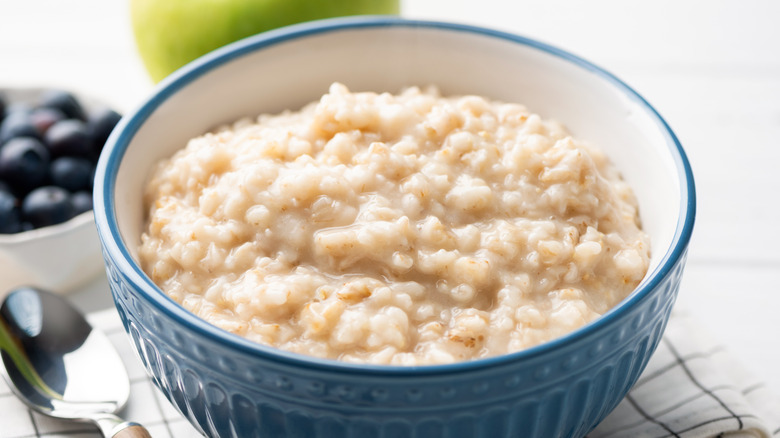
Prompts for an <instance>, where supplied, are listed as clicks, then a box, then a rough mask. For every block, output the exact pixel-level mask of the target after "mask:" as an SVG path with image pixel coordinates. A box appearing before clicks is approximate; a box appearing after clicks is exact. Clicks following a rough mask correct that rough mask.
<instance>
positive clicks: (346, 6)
mask: <svg viewBox="0 0 780 438" xmlns="http://www.w3.org/2000/svg"><path fill="white" fill-rule="evenodd" d="M399 2H400V0H130V13H131V17H132V24H133V33H134V35H135V41H136V45H137V47H138V52H139V54H140V55H141V59H143V62H144V64H145V65H146V69H147V70H148V72H149V74H150V76H151V77H152V79H153V80H154V81H159V80H161V79H162V78H164V77H165V76H167V75H168V74H170V73H171V72H173V71H174V70H176V69H177V68H179V67H181V66H182V65H184V64H186V63H188V62H190V61H192V60H193V59H195V58H197V57H199V56H201V55H203V54H205V53H207V52H210V51H212V50H214V49H216V48H218V47H221V46H224V45H225V44H228V43H231V42H233V41H236V40H239V39H241V38H244V37H247V36H250V35H254V34H256V33H259V32H263V31H266V30H270V29H274V28H277V27H281V26H286V25H289V24H293V23H300V22H303V21H310V20H316V19H320V18H329V17H338V16H344V15H359V14H398V13H399V9H400V6H399Z"/></svg>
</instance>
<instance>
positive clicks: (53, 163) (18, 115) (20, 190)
mask: <svg viewBox="0 0 780 438" xmlns="http://www.w3.org/2000/svg"><path fill="white" fill-rule="evenodd" d="M120 117H121V116H120V115H119V114H118V113H117V112H116V111H114V110H112V109H110V108H102V109H99V110H96V111H90V112H87V111H85V108H84V107H83V106H82V104H81V102H79V101H78V99H76V97H75V96H73V94H71V93H68V92H66V91H60V90H51V91H46V92H44V93H42V94H41V95H40V98H39V99H38V101H37V102H34V103H26V102H9V101H8V100H7V99H6V98H5V97H4V96H2V95H0V234H12V233H18V232H20V231H27V230H31V229H34V228H41V227H45V226H48V225H54V224H58V223H61V222H65V221H67V220H68V219H70V218H72V217H74V216H76V215H78V214H80V213H83V212H85V211H88V210H91V209H92V182H93V179H94V175H95V164H96V162H97V159H98V156H99V155H100V151H101V150H102V149H103V145H104V144H105V142H106V139H107V138H108V135H109V134H110V133H111V131H112V130H113V129H114V126H115V125H116V124H117V122H118V121H119V119H120Z"/></svg>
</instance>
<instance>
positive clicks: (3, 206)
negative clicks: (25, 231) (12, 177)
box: [0, 190, 22, 234]
mask: <svg viewBox="0 0 780 438" xmlns="http://www.w3.org/2000/svg"><path fill="white" fill-rule="evenodd" d="M21 230H22V222H21V218H20V217H19V207H17V205H16V197H15V196H14V195H12V194H11V193H10V192H8V191H6V190H0V234H13V233H18V232H19V231H21Z"/></svg>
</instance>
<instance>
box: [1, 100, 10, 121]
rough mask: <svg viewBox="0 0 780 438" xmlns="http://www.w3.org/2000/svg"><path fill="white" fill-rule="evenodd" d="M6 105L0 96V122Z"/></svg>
mask: <svg viewBox="0 0 780 438" xmlns="http://www.w3.org/2000/svg"><path fill="white" fill-rule="evenodd" d="M6 105H8V104H7V103H6V101H5V96H4V95H2V94H0V121H2V120H3V117H5V106H6Z"/></svg>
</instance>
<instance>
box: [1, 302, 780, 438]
mask: <svg viewBox="0 0 780 438" xmlns="http://www.w3.org/2000/svg"><path fill="white" fill-rule="evenodd" d="M89 320H90V322H91V323H92V324H93V326H94V327H96V328H98V329H101V330H103V332H105V333H106V334H107V335H108V337H109V339H110V340H111V342H112V343H113V344H114V346H115V347H116V348H117V350H118V351H119V354H120V356H121V357H122V359H123V361H124V362H125V365H126V366H127V371H128V374H129V376H130V382H131V396H130V401H129V402H128V405H127V407H126V408H125V409H124V411H123V412H121V414H122V416H123V417H124V418H126V419H128V420H132V421H136V422H139V423H141V424H143V425H144V427H146V428H147V429H148V430H149V432H150V434H151V435H152V436H153V437H154V438H195V437H199V436H200V434H199V433H198V432H196V431H195V429H194V428H193V427H192V426H191V425H190V424H189V422H188V421H187V420H186V419H184V418H183V417H182V416H181V415H180V414H179V413H178V412H177V411H176V410H175V409H174V408H173V407H172V406H171V405H170V403H169V402H168V400H166V399H165V397H164V396H163V395H162V394H161V393H160V391H158V390H157V389H156V388H155V387H154V385H153V384H152V383H151V381H150V380H149V379H148V377H147V375H146V373H145V371H144V369H143V368H142V366H141V364H140V361H139V360H138V359H137V357H136V356H135V352H134V351H133V350H132V347H131V346H130V343H129V342H128V340H127V336H126V335H125V333H124V330H123V329H122V326H121V323H120V321H119V317H118V315H117V314H116V312H115V311H114V310H113V309H110V310H106V311H101V312H97V313H94V314H91V315H89ZM95 437H100V434H99V432H98V430H97V429H96V428H95V427H94V426H92V425H91V424H84V423H73V422H65V421H60V420H56V419H52V418H49V417H46V416H43V415H40V414H37V413H34V412H32V411H30V410H29V409H27V408H26V407H25V406H24V405H23V404H22V403H21V402H20V401H19V400H17V399H16V397H14V395H13V393H12V392H11V390H10V389H9V388H8V386H7V384H6V383H5V382H4V381H3V380H2V379H0V438H95ZM628 437H631V438H635V437H636V438H669V437H673V438H699V437H729V438H735V437H746V438H747V437H766V438H769V437H780V402H778V400H777V399H776V398H775V397H774V394H773V393H771V392H770V391H769V389H768V388H767V387H766V386H765V385H764V384H762V383H761V382H759V381H756V380H755V378H754V377H753V376H752V375H751V374H750V373H749V372H747V371H746V369H745V368H744V367H743V366H742V365H741V364H739V363H738V361H737V360H736V359H735V358H734V357H733V355H731V354H730V353H729V352H728V351H727V350H726V348H724V347H723V346H722V345H719V344H718V343H717V342H714V341H713V339H711V338H709V337H708V336H707V333H706V332H704V331H703V330H702V329H701V328H700V326H699V325H698V324H697V323H696V322H695V321H693V320H692V318H691V317H690V316H689V315H687V314H684V313H680V312H676V313H674V314H673V315H672V318H671V320H670V321H669V325H668V327H667V331H666V334H665V335H664V338H663V340H662V342H661V344H660V345H659V347H658V350H657V351H656V353H655V355H654V356H653V358H652V359H651V360H650V363H649V364H648V366H647V369H645V371H644V373H643V374H642V376H641V377H640V378H639V381H637V383H636V384H635V385H634V387H633V388H632V389H631V391H630V393H629V394H628V396H626V398H625V399H624V400H623V401H622V402H621V403H620V404H619V405H618V407H617V408H616V409H615V410H614V411H613V412H612V413H611V414H610V415H609V416H608V417H607V418H606V419H605V420H604V421H603V422H602V423H601V424H600V425H599V426H598V427H597V428H596V429H595V430H594V431H593V432H591V433H590V434H589V435H588V438H628Z"/></svg>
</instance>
